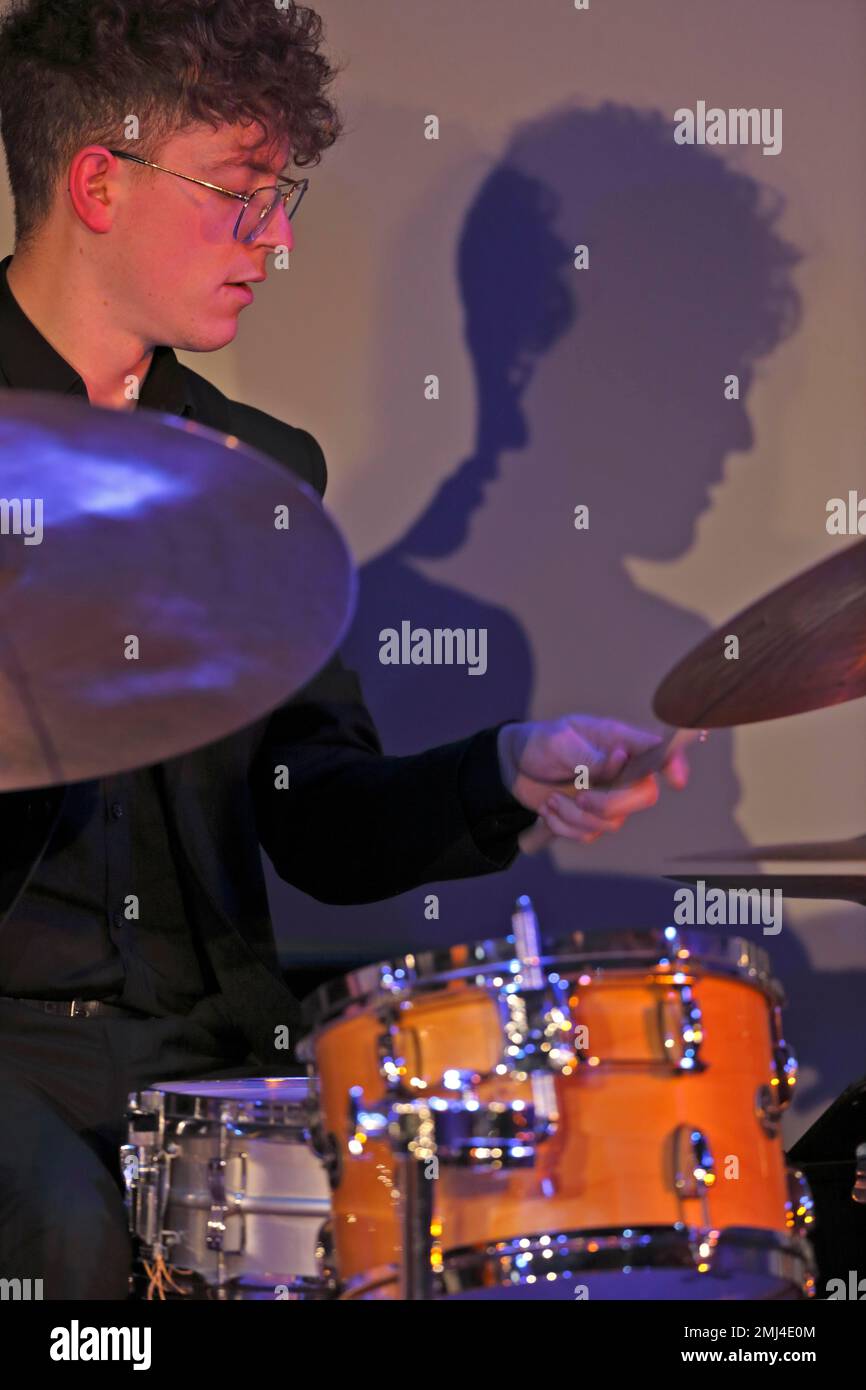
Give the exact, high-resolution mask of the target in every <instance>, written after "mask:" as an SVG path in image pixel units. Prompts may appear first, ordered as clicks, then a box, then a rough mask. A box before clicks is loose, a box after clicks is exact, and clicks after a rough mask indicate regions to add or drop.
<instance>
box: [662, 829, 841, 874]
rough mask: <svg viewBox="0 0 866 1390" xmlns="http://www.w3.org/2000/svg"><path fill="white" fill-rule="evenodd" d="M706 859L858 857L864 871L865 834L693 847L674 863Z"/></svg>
mask: <svg viewBox="0 0 866 1390" xmlns="http://www.w3.org/2000/svg"><path fill="white" fill-rule="evenodd" d="M686 859H688V860H691V861H692V862H693V863H694V862H695V861H696V860H700V861H703V860H709V861H712V862H713V863H718V862H719V861H721V860H724V861H726V862H728V863H736V862H737V861H743V862H749V861H753V860H756V859H760V860H764V859H796V860H803V861H807V860H820V859H823V860H827V861H828V862H832V863H835V862H844V861H845V860H855V859H862V860H863V861H864V872H866V835H855V836H854V837H853V839H850V840H824V841H823V842H821V841H820V840H815V841H811V842H810V841H805V842H802V843H800V844H781V845H740V846H738V848H737V849H730V850H726V849H715V850H696V851H695V852H694V854H679V855H677V862H678V863H681V862H683V861H684V860H686Z"/></svg>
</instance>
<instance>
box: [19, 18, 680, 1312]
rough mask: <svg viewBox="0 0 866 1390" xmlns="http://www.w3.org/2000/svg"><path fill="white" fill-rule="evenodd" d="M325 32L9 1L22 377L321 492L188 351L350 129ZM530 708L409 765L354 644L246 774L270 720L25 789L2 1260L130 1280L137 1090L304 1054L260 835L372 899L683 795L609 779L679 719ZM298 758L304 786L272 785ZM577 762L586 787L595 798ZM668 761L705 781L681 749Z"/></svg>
mask: <svg viewBox="0 0 866 1390" xmlns="http://www.w3.org/2000/svg"><path fill="white" fill-rule="evenodd" d="M320 44H321V33H320V27H319V20H318V18H317V17H316V16H315V15H314V14H313V13H312V12H311V11H309V10H297V9H295V8H294V7H293V8H289V9H287V8H284V7H278V6H274V5H250V4H248V3H247V0H222V3H221V4H220V6H219V7H216V8H215V7H214V6H213V5H212V3H211V0H188V3H186V4H184V5H178V6H176V7H174V8H172V7H167V6H159V7H154V6H153V5H151V4H150V3H149V0H65V3H64V4H63V5H61V6H58V5H57V4H56V3H54V0H23V3H20V4H18V5H17V6H16V7H15V8H14V9H13V10H12V11H11V12H9V13H7V15H6V17H5V18H4V21H3V23H2V25H0V91H2V137H3V142H4V145H5V150H6V158H7V163H8V170H9V178H10V183H11V187H12V192H13V196H14V202H15V247H14V254H12V255H7V256H6V258H5V260H3V261H2V262H0V385H2V386H3V387H4V388H5V389H7V390H13V391H50V392H57V393H60V394H63V395H68V396H77V397H80V398H81V400H82V401H84V402H89V403H90V404H91V405H93V406H102V407H108V408H111V409H115V410H119V411H129V412H132V411H135V410H156V411H163V412H167V413H169V414H172V415H176V416H179V417H181V418H184V419H188V420H192V421H196V422H198V423H200V424H202V425H206V426H211V427H213V428H215V429H217V430H220V431H221V432H222V433H224V434H231V435H236V436H237V437H238V438H239V439H240V440H242V441H243V442H245V443H247V444H249V445H252V446H254V447H256V448H258V449H260V450H263V451H264V452H265V453H267V454H269V455H271V456H272V457H274V458H276V459H277V460H279V461H280V462H281V463H283V464H284V465H286V466H287V467H288V468H290V469H292V470H293V471H294V472H295V473H297V474H298V475H299V476H301V477H302V478H304V479H306V480H307V481H308V482H309V483H310V484H312V485H313V486H314V487H316V489H317V490H318V492H319V493H320V494H321V493H323V492H324V487H325V477H326V469H325V462H324V457H323V454H322V451H321V449H320V447H319V445H318V443H317V441H316V440H315V439H314V438H313V436H312V435H310V434H309V433H307V432H306V431H304V430H303V429H299V428H295V427H292V426H290V425H287V424H285V423H283V422H282V421H281V420H279V419H277V418H275V417H273V416H270V415H267V414H265V413H263V412H262V411H260V410H256V409H253V408H252V407H250V406H247V405H244V404H243V403H241V402H237V401H233V400H229V399H228V398H227V397H226V396H224V395H223V394H222V393H221V392H220V391H218V390H217V389H216V388H215V387H214V386H212V385H211V384H210V383H209V382H208V381H207V380H206V379H205V378H204V377H203V376H200V375H199V374H198V373H196V372H193V371H190V370H189V369H188V368H186V367H184V366H181V364H180V363H179V362H178V359H177V357H176V355H175V349H183V350H185V351H188V352H189V351H192V352H215V351H217V350H218V349H220V348H222V347H225V346H226V345H227V344H228V343H230V342H231V341H232V340H233V339H234V337H235V335H236V333H237V328H238V319H239V316H240V314H241V312H242V310H243V309H244V308H245V307H247V306H248V305H249V304H250V302H251V300H252V290H251V289H249V288H248V287H249V285H250V284H253V283H255V282H259V281H262V280H264V279H265V276H266V274H267V271H268V260H269V258H270V257H271V256H281V255H283V254H285V253H286V252H290V251H291V249H292V247H293V245H294V227H295V217H296V214H297V211H298V208H299V206H300V203H301V198H302V197H303V196H304V194H305V192H306V186H305V184H304V183H303V182H299V181H293V180H292V178H291V176H289V175H288V174H287V172H286V170H287V166H288V163H289V161H290V159H291V160H292V161H293V162H294V164H295V165H296V166H297V168H298V169H301V170H303V168H304V167H307V166H310V165H311V164H313V163H315V162H317V161H318V159H319V157H320V155H321V153H322V152H323V151H324V150H325V149H326V148H328V147H329V146H330V145H331V144H333V142H334V141H335V139H336V138H337V136H338V135H339V134H340V132H341V129H342V123H341V119H340V116H339V113H338V112H337V110H336V108H335V107H334V106H333V105H332V104H331V102H330V100H329V99H328V96H327V93H326V88H327V86H328V84H329V82H330V80H331V78H332V76H333V70H332V68H331V66H330V65H329V63H328V61H327V58H326V56H325V54H324V53H323V52H321V51H320ZM105 583H106V585H107V586H110V585H111V583H112V575H111V573H106V575H105ZM69 584H70V585H71V586H72V585H74V584H75V575H74V574H70V575H69ZM58 600H59V596H58ZM507 715H508V711H507V710H505V711H503V716H504V717H503V720H502V722H501V723H500V724H498V725H496V726H494V727H491V728H488V729H482V730H480V731H479V732H476V733H471V734H469V735H467V737H466V738H464V739H463V740H461V741H459V742H457V743H453V744H448V745H445V746H441V747H435V748H431V749H429V750H427V751H426V752H424V753H420V754H418V755H415V756H411V757H401V758H396V757H389V756H387V755H385V754H384V753H383V752H382V749H381V745H380V743H379V739H378V735H377V733H376V729H375V727H374V724H373V721H372V719H371V716H370V714H369V712H368V711H367V709H366V708H365V706H364V704H363V702H362V698H361V693H360V688H359V685H358V682H357V679H356V677H355V676H354V675H353V673H352V672H350V671H347V670H346V669H345V668H344V667H343V665H342V663H341V662H340V660H339V658H335V659H334V660H333V661H332V662H331V663H330V664H329V665H328V666H327V667H326V668H325V671H324V672H323V673H322V674H321V675H320V676H319V677H317V678H316V680H314V681H313V682H312V683H311V684H310V685H309V686H308V687H307V688H306V690H305V691H304V693H303V695H302V696H301V697H297V698H296V699H294V700H293V701H291V702H290V703H288V704H287V705H285V706H284V707H283V708H281V709H280V710H278V711H277V712H276V713H275V714H274V715H273V717H272V718H271V719H270V720H269V721H267V722H266V724H265V726H264V728H263V732H262V739H261V742H260V744H259V747H258V750H257V755H256V757H255V759H253V758H252V757H251V756H250V757H249V758H248V760H247V762H246V764H245V765H242V766H241V765H239V764H240V762H241V760H242V758H243V757H244V756H246V755H245V754H244V753H243V752H242V750H243V749H245V748H247V747H248V746H249V741H248V740H247V741H246V742H244V740H243V738H242V736H241V735H238V736H232V737H231V738H228V739H224V740H222V741H221V742H220V744H219V745H218V746H216V745H214V746H211V747H209V748H205V749H202V750H199V751H198V752H197V753H196V754H195V755H194V757H190V759H189V765H190V767H191V768H193V769H195V770H194V771H192V772H191V773H190V776H189V777H188V778H187V779H186V780H185V782H184V786H183V789H182V791H183V794H182V796H181V795H180V794H172V793H171V792H170V790H169V787H168V784H167V781H166V778H165V776H164V775H163V773H164V765H155V766H153V767H148V768H145V769H143V770H141V771H138V772H135V773H131V774H125V775H118V776H113V777H105V778H102V779H101V780H92V781H84V782H79V783H76V784H74V785H70V786H68V787H66V788H60V789H56V788H48V789H46V790H42V791H37V792H28V793H23V792H22V793H7V794H6V795H4V796H2V797H0V816H2V835H3V845H4V864H3V874H2V875H0V996H2V998H0V1034H2V1047H0V1059H2V1060H0V1113H2V1116H3V1125H2V1130H0V1277H3V1278H12V1279H21V1280H24V1279H28V1278H29V1279H33V1280H36V1279H38V1280H42V1281H43V1282H42V1286H43V1290H44V1296H45V1297H46V1298H50V1299H61V1298H69V1299H124V1298H125V1297H126V1296H127V1290H128V1276H129V1269H130V1244H129V1237H128V1234H127V1229H126V1216H125V1211H124V1207H123V1200H122V1184H121V1180H120V1174H119V1167H118V1147H119V1144H120V1143H121V1142H122V1140H123V1138H124V1137H125V1136H124V1134H123V1132H122V1123H123V1112H124V1105H125V1100H126V1097H127V1095H128V1093H129V1092H131V1091H133V1090H137V1089H139V1088H141V1087H142V1086H145V1085H147V1084H148V1083H150V1082H153V1081H154V1080H156V1079H158V1078H161V1079H163V1080H171V1079H177V1078H194V1077H206V1076H208V1075H221V1076H226V1075H231V1074H232V1073H234V1074H235V1075H239V1074H246V1075H249V1074H256V1073H258V1074H272V1075H275V1074H280V1073H284V1072H285V1065H286V1056H285V1053H284V1052H280V1051H278V1050H277V1049H276V1046H275V1042H274V1039H275V1037H276V1036H277V1034H278V1031H279V1029H280V1027H281V1025H284V1024H285V1023H287V1022H288V1023H289V1024H290V1025H293V1024H294V1022H295V1020H296V1018H297V1006H296V1003H295V1001H294V999H293V998H292V996H291V994H290V993H289V992H288V990H287V989H286V988H285V987H284V986H283V983H282V980H281V978H280V976H279V970H278V963H277V954H276V947H275V943H274V938H273V932H272V928H271V926H270V922H269V919H268V917H267V909H266V895H265V887H264V880H263V877H262V871H261V865H260V860H259V853H258V850H259V845H260V844H261V845H262V846H263V847H264V849H265V850H266V852H267V853H268V855H269V856H270V858H271V859H272V861H273V864H274V866H275V868H276V870H277V872H278V873H279V874H280V875H281V876H282V877H283V878H284V879H286V880H287V881H288V882H290V883H292V884H295V885H297V886H298V887H299V888H300V889H302V890H304V891H306V892H307V893H310V894H312V895H313V896H314V897H317V898H321V899H323V900H326V901H331V902H341V903H352V902H366V901H375V900H377V899H381V898H386V897H389V896H392V895H395V894H397V893H401V892H404V891H406V890H407V889H410V888H412V887H415V886H419V885H421V884H424V883H428V882H436V881H440V880H443V879H455V878H461V877H467V876H471V875H478V874H484V873H491V872H495V871H496V870H501V869H504V868H506V867H507V866H508V865H509V864H510V863H511V862H512V861H513V860H514V858H515V855H516V854H517V853H518V839H517V837H518V835H519V834H520V832H521V831H523V830H525V829H526V828H527V827H529V826H530V825H532V824H533V823H534V822H535V821H536V818H537V817H540V818H541V820H542V821H543V822H544V824H545V825H546V827H547V828H548V830H549V831H550V832H551V833H552V834H553V835H555V836H558V837H561V838H562V839H567V840H572V841H577V842H579V843H581V844H591V843H592V841H594V840H596V839H597V838H598V837H599V836H602V835H608V834H611V833H614V832H616V831H617V830H619V829H620V828H621V827H622V826H623V825H624V823H625V822H626V820H627V819H628V818H629V817H630V816H632V815H633V814H635V813H636V812H638V811H641V810H644V809H646V808H648V807H651V806H652V805H653V804H654V803H655V801H656V799H657V797H658V795H659V789H658V784H657V780H656V778H655V777H654V776H645V777H643V778H641V779H639V780H637V781H636V782H634V783H633V784H632V785H631V786H628V787H624V788H622V789H618V790H605V787H606V785H607V784H609V783H610V782H611V780H612V779H613V778H614V777H615V776H616V775H617V773H618V772H620V771H621V770H622V769H623V767H624V766H625V765H626V764H627V762H628V760H629V759H630V758H632V757H633V756H635V755H638V754H640V753H643V752H646V751H647V750H648V749H650V748H652V747H654V746H655V745H657V743H658V739H657V737H656V736H655V735H653V734H650V733H647V732H644V731H642V730H640V729H635V728H631V727H628V726H626V725H623V724H619V723H616V722H614V721H612V720H604V719H596V718H590V717H586V716H581V715H577V714H566V715H564V716H563V717H562V718H559V719H555V720H548V721H542V722H530V723H521V722H518V721H515V720H509V719H508V718H507ZM237 740H240V741H237ZM233 760H234V761H233ZM281 764H285V765H287V766H288V767H289V769H290V776H291V792H290V793H286V792H285V791H281V790H278V789H277V788H276V787H275V783H274V769H275V767H276V766H277V765H281ZM578 769H585V773H584V774H583V775H584V776H585V777H586V778H588V787H587V788H586V789H584V790H581V791H580V792H579V793H577V794H573V793H574V787H575V778H576V774H577V776H578V778H579V777H580V775H581V774H579V773H577V770H578ZM662 771H663V773H664V776H665V777H666V779H667V781H668V782H669V783H670V784H671V785H672V786H674V787H678V788H681V787H683V786H684V785H685V782H686V778H687V767H686V762H685V758H684V757H683V755H682V754H681V753H675V754H672V755H671V756H670V757H668V758H667V760H666V761H664V765H663V768H662ZM238 798H241V800H240V803H238ZM244 798H246V800H244ZM238 804H240V805H241V807H242V808H244V809H243V814H242V815H240V816H239V815H238V813H237V806H238ZM233 808H234V809H233ZM239 823H240V824H241V830H240V832H239V831H238V824H239ZM177 826H180V831H179V832H178V833H175V827H177ZM192 843H194V844H195V849H196V852H195V854H194V855H193V854H192V853H191V851H190V848H189V847H190V844H192ZM193 859H194V861H195V862H193ZM130 899H134V900H135V901H136V902H138V903H139V904H141V905H142V910H141V913H140V915H139V916H138V917H137V918H136V917H130V916H129V915H128V913H127V911H126V910H125V905H126V904H128V902H129V900H130Z"/></svg>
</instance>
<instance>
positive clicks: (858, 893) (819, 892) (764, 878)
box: [669, 872, 866, 905]
mask: <svg viewBox="0 0 866 1390" xmlns="http://www.w3.org/2000/svg"><path fill="white" fill-rule="evenodd" d="M669 877H670V878H671V881H672V882H674V883H691V884H695V883H698V882H699V881H702V882H704V883H705V884H706V885H707V887H708V888H723V889H725V890H727V889H729V888H746V889H748V888H758V889H761V888H767V889H769V890H770V891H773V890H774V889H779V890H780V891H781V892H782V894H783V895H784V896H785V897H786V898H827V899H839V900H841V901H844V902H852V903H862V904H864V905H866V872H864V873H862V874H857V873H844V874H838V873H837V874H819V873H816V874H812V873H809V874H798V873H790V874H789V873H785V874H762V873H759V874H756V873H748V872H747V873H744V874H743V873H739V874H714V873H708V874H707V873H703V874H671V875H670V876H669Z"/></svg>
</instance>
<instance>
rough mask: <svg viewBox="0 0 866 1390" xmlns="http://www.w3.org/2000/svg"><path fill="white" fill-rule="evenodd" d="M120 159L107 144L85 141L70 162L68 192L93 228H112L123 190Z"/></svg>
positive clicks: (67, 180) (86, 223)
mask: <svg viewBox="0 0 866 1390" xmlns="http://www.w3.org/2000/svg"><path fill="white" fill-rule="evenodd" d="M119 163H120V161H119V160H118V159H117V158H116V156H115V155H113V154H111V153H110V151H109V150H107V149H106V148H105V146H104V145H84V146H83V147H82V149H80V150H79V151H78V152H77V154H75V155H74V156H73V159H72V161H71V163H70V165H69V169H68V171H67V177H66V192H67V196H68V198H69V200H70V202H71V204H72V207H73V209H74V211H75V214H76V216H77V217H79V218H80V219H81V221H82V222H83V223H84V225H85V227H87V228H88V229H89V230H90V231H91V232H107V231H110V229H111V225H112V222H113V221H114V211H115V208H116V205H117V198H118V196H119V193H120V177H121V176H120V170H119V167H118V166H119Z"/></svg>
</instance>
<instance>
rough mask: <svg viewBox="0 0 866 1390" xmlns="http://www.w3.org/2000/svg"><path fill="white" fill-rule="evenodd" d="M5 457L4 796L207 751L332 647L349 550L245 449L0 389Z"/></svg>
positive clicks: (307, 500)
mask: <svg viewBox="0 0 866 1390" xmlns="http://www.w3.org/2000/svg"><path fill="white" fill-rule="evenodd" d="M0 457H2V460H3V461H2V467H0V478H2V486H0V492H2V494H3V497H2V499H0V790H4V791H8V790H12V789H15V788H18V789H23V788H29V787H42V786H48V785H52V784H56V783H62V782H75V781H80V780H85V779H88V778H93V777H101V776H106V775H108V774H110V773H114V772H120V771H125V770H129V769H132V768H135V767H142V766H146V765H148V764H151V763H155V762H161V761H163V760H165V759H167V758H171V757H174V756H177V755H179V754H181V753H186V752H189V751H191V750H192V749H194V748H198V747H200V746H202V745H204V744H206V743H210V742H213V741H214V740H216V739H219V738H222V737H224V736H225V735H227V734H230V733H233V732H235V731H236V730H238V729H240V728H242V727H243V726H245V725H247V724H250V723H252V722H254V721H255V720H256V719H258V718H260V717H262V716H263V715H265V714H266V713H268V712H269V711H270V710H272V709H273V708H275V707H276V706H277V705H279V704H280V703H281V702H282V701H284V700H285V699H287V698H288V697H289V696H290V695H292V694H293V693H294V692H295V691H297V690H298V689H299V688H301V687H302V686H303V685H305V684H306V683H307V682H308V681H309V680H310V679H311V678H312V677H313V676H314V675H315V674H316V672H317V671H319V670H320V669H321V667H322V666H323V665H324V664H325V662H326V661H327V659H328V657H329V656H330V655H331V654H332V652H333V651H334V650H335V649H336V647H337V646H338V645H339V642H340V640H341V638H342V636H343V635H344V633H345V631H346V628H347V627H348V624H349V621H350V618H351V615H352V609H353V607H354V600H355V587H356V580H355V574H354V569H353V566H352V561H351V559H350V556H349V552H348V550H347V547H346V544H345V541H344V540H343V538H342V536H341V534H340V532H339V531H338V529H337V527H336V525H335V524H334V522H333V521H331V520H330V518H329V517H328V516H327V514H326V513H325V511H324V509H323V507H322V504H321V501H320V499H319V497H318V496H317V494H316V493H315V491H314V490H313V489H312V488H310V487H308V486H307V485H306V484H305V483H303V482H302V481H301V480H300V479H298V478H296V477H295V475H294V474H293V473H292V472H291V471H290V470H289V469H288V468H287V467H284V466H282V465H281V464H279V463H277V462H276V461H275V460H273V459H271V458H268V457H267V456H265V455H264V454H261V453H259V452H258V451H257V450H254V449H250V448H247V447H246V446H245V445H243V444H241V442H240V441H239V440H238V439H237V438H236V437H235V436H227V435H222V434H219V433H217V432H216V431H214V430H211V429H208V428H206V427H205V426H203V425H199V424H196V423H195V422H193V421H189V420H180V419H179V418H177V417H175V416H170V415H161V414H159V413H158V412H155V411H150V410H138V409H136V410H135V411H134V412H125V411H117V410H103V409H99V408H96V407H93V406H90V405H89V404H88V403H87V402H86V401H82V400H81V399H80V398H70V397H64V396H59V395H53V394H49V393H41V392H39V393H37V392H18V391H2V392H0ZM280 508H288V513H286V512H280V511H279V509H280ZM40 518H41V520H40ZM286 519H287V520H288V526H287V529H278V526H277V524H276V523H277V521H278V520H281V521H283V522H285V520H286Z"/></svg>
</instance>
